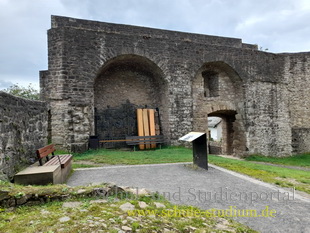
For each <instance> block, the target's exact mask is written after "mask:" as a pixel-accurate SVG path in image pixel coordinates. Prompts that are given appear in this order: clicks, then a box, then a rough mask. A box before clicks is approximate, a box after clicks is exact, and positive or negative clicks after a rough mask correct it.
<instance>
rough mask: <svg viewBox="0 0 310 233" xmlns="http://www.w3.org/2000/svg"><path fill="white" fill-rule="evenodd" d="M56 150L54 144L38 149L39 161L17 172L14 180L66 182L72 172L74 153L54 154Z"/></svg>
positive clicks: (17, 181) (27, 182) (35, 182)
mask: <svg viewBox="0 0 310 233" xmlns="http://www.w3.org/2000/svg"><path fill="white" fill-rule="evenodd" d="M55 150H56V149H55V146H54V145H53V144H51V145H48V146H45V147H42V148H40V149H38V150H37V151H36V153H37V157H38V159H39V163H35V164H33V165H31V166H30V167H27V168H26V169H24V170H22V171H21V172H19V173H17V174H16V175H15V177H14V181H15V182H16V183H18V184H32V185H45V184H49V183H52V184H59V183H64V182H65V181H66V180H67V178H68V176H69V174H70V172H71V166H72V155H70V154H66V155H54V152H55Z"/></svg>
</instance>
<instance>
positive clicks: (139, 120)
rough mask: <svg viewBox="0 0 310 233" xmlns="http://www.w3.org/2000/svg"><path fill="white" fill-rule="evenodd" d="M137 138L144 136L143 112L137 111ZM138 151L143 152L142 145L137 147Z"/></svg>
mask: <svg viewBox="0 0 310 233" xmlns="http://www.w3.org/2000/svg"><path fill="white" fill-rule="evenodd" d="M137 123H138V136H144V129H143V110H142V109H137ZM139 149H140V150H144V145H139Z"/></svg>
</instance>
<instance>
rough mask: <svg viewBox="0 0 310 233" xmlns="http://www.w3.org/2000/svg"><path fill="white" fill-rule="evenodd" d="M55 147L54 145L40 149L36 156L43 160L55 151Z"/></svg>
mask: <svg viewBox="0 0 310 233" xmlns="http://www.w3.org/2000/svg"><path fill="white" fill-rule="evenodd" d="M55 150H56V149H55V147H54V144H51V145H48V146H45V147H42V148H40V149H38V150H37V156H38V157H39V159H41V158H44V157H46V156H48V155H50V154H52V153H54V151H55Z"/></svg>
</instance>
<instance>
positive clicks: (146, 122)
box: [143, 109, 150, 149]
mask: <svg viewBox="0 0 310 233" xmlns="http://www.w3.org/2000/svg"><path fill="white" fill-rule="evenodd" d="M143 128H144V136H150V127H149V118H148V111H147V109H143ZM145 148H146V149H150V144H145Z"/></svg>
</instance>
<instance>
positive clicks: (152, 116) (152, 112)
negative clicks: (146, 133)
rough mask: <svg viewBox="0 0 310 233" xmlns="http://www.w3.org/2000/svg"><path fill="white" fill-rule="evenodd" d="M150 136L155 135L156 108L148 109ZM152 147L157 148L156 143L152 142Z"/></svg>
mask: <svg viewBox="0 0 310 233" xmlns="http://www.w3.org/2000/svg"><path fill="white" fill-rule="evenodd" d="M148 115H149V126H150V127H149V128H150V136H155V110H154V109H148ZM151 148H156V144H151Z"/></svg>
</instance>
